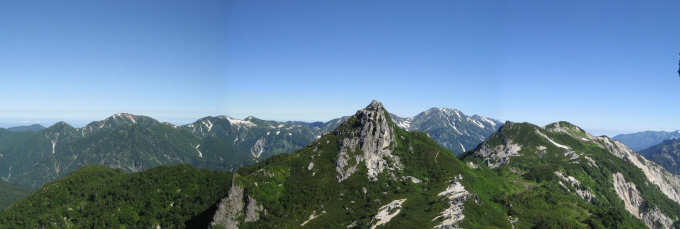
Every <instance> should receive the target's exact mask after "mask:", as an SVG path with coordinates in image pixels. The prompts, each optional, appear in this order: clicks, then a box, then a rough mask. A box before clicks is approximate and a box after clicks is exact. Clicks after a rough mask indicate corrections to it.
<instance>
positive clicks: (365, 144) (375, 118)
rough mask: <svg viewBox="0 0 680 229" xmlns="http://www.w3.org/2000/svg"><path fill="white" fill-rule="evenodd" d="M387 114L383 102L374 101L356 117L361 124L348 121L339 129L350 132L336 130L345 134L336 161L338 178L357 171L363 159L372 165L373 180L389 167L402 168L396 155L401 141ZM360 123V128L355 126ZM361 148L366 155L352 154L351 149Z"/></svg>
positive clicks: (369, 169) (370, 174)
mask: <svg viewBox="0 0 680 229" xmlns="http://www.w3.org/2000/svg"><path fill="white" fill-rule="evenodd" d="M385 113H386V112H385V110H384V109H383V106H382V103H379V102H377V101H375V100H373V102H371V104H370V105H368V106H367V107H366V108H365V109H363V110H359V111H357V113H356V114H355V115H354V116H352V118H356V119H357V123H350V122H345V123H343V124H342V125H341V127H340V128H339V129H340V130H343V129H345V130H347V129H349V131H347V132H343V131H335V133H334V134H336V135H338V136H344V138H341V139H339V140H338V145H339V147H340V153H339V154H338V156H337V158H336V162H335V165H336V171H337V172H338V175H337V177H336V178H337V179H338V181H343V180H345V179H347V178H348V177H349V176H350V175H352V173H354V172H356V171H357V166H358V165H359V163H360V162H362V161H363V162H365V164H366V167H367V168H368V178H369V179H370V180H373V181H375V180H377V177H378V175H379V174H380V173H382V172H383V171H384V170H385V169H389V170H395V169H400V168H401V167H402V165H401V163H400V161H399V158H398V157H397V156H394V155H392V150H393V149H394V148H395V147H396V144H397V142H396V140H395V135H394V129H393V128H392V126H390V125H389V121H388V120H387V117H386V115H385ZM356 126H358V128H354V127H356ZM357 148H359V149H361V150H362V151H363V154H360V155H355V156H354V157H352V156H350V155H349V153H348V152H351V153H355V152H357ZM385 158H391V159H392V160H391V161H392V162H393V163H392V164H389V163H388V162H387V160H385Z"/></svg>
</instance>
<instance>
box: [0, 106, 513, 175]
mask: <svg viewBox="0 0 680 229" xmlns="http://www.w3.org/2000/svg"><path fill="white" fill-rule="evenodd" d="M390 115H391V117H392V118H394V119H395V120H398V123H399V125H400V127H402V128H405V129H407V130H410V131H423V132H425V133H428V134H429V135H430V136H431V137H432V138H433V139H435V141H437V142H438V143H439V144H441V145H442V146H444V147H446V148H449V149H451V150H453V151H454V152H456V153H457V154H460V153H463V152H464V151H465V149H472V148H474V147H475V146H476V145H477V144H479V143H480V142H482V141H483V140H484V139H485V138H486V137H487V136H489V135H491V133H493V132H494V131H495V129H497V127H498V126H499V125H500V122H498V121H495V120H493V119H489V118H484V117H480V116H476V115H475V116H472V117H469V116H466V115H464V114H463V113H462V112H460V111H458V110H453V109H448V108H442V109H440V108H432V109H430V110H428V111H425V112H422V113H420V114H419V115H417V116H415V117H412V118H400V117H398V116H396V115H394V114H390ZM348 118H349V116H345V117H342V118H337V119H334V120H331V121H328V122H325V123H322V122H315V123H306V122H296V121H290V122H276V121H265V120H261V119H258V118H255V117H247V118H245V119H244V120H239V119H234V118H231V117H229V116H217V117H212V116H209V117H205V118H201V119H199V120H197V121H196V122H194V123H191V124H186V125H181V126H176V125H173V124H170V123H161V122H159V121H157V120H155V119H153V118H151V117H147V116H140V115H132V114H127V113H120V114H115V115H113V116H111V117H109V118H107V119H104V120H101V121H95V122H92V123H90V124H88V125H86V126H85V127H82V128H73V127H72V126H70V125H68V124H67V123H65V122H59V123H56V124H54V125H52V126H50V127H49V128H44V129H41V130H38V131H33V130H37V129H40V128H39V127H41V126H39V125H33V126H31V128H26V127H17V128H14V129H13V130H15V131H9V130H4V129H1V128H0V177H1V178H2V179H4V180H6V181H9V182H12V183H16V184H21V185H24V186H27V187H32V188H38V187H41V186H42V185H43V184H45V183H47V182H50V181H53V180H56V179H58V178H60V177H63V176H64V175H66V174H68V173H71V172H73V171H76V170H78V169H80V168H81V167H83V166H85V165H88V164H99V165H106V166H109V167H112V168H120V169H123V170H124V171H126V172H138V171H142V170H145V169H149V168H153V167H156V166H159V165H174V164H180V163H188V164H191V165H193V166H196V167H197V168H209V169H213V170H226V171H232V170H235V169H238V168H241V167H243V166H245V165H249V164H253V163H256V162H257V161H259V160H262V159H264V158H268V157H271V156H273V155H277V154H282V153H292V152H294V151H295V150H298V149H300V148H302V147H304V146H307V145H308V144H309V143H311V142H312V141H314V140H316V139H318V138H320V137H321V136H322V135H323V134H324V133H328V132H329V131H331V130H333V129H335V128H336V127H338V126H339V125H340V124H342V123H343V122H345V121H346V120H347V119H348ZM21 129H27V130H28V129H31V130H30V131H22V132H18V131H16V130H21Z"/></svg>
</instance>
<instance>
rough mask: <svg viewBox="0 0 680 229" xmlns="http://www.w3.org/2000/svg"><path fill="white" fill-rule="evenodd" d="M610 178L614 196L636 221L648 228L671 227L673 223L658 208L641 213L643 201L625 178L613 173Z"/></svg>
mask: <svg viewBox="0 0 680 229" xmlns="http://www.w3.org/2000/svg"><path fill="white" fill-rule="evenodd" d="M612 176H613V179H614V182H613V185H614V190H616V194H618V195H619V197H620V198H621V199H622V200H623V202H624V204H625V206H626V210H628V212H630V214H632V215H633V216H635V217H637V218H638V219H642V221H644V222H645V224H647V226H648V227H649V228H653V229H656V228H672V227H673V221H672V220H671V219H669V218H668V217H667V216H666V215H664V214H663V213H661V211H659V209H658V208H655V209H654V210H649V211H647V212H642V204H644V202H645V200H644V199H643V198H642V196H640V192H639V191H638V190H637V188H636V187H635V184H633V183H631V182H626V179H625V177H624V176H623V174H621V173H614V174H613V175H612Z"/></svg>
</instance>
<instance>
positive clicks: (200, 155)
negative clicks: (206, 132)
mask: <svg viewBox="0 0 680 229" xmlns="http://www.w3.org/2000/svg"><path fill="white" fill-rule="evenodd" d="M199 146H201V144H198V145H196V151H198V156H199V157H203V154H202V153H201V151H200V150H198V147H199Z"/></svg>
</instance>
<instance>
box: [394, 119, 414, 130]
mask: <svg viewBox="0 0 680 229" xmlns="http://www.w3.org/2000/svg"><path fill="white" fill-rule="evenodd" d="M412 120H413V118H405V119H403V120H402V121H399V123H397V126H399V127H401V128H402V129H404V130H408V129H409V128H411V121H412Z"/></svg>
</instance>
